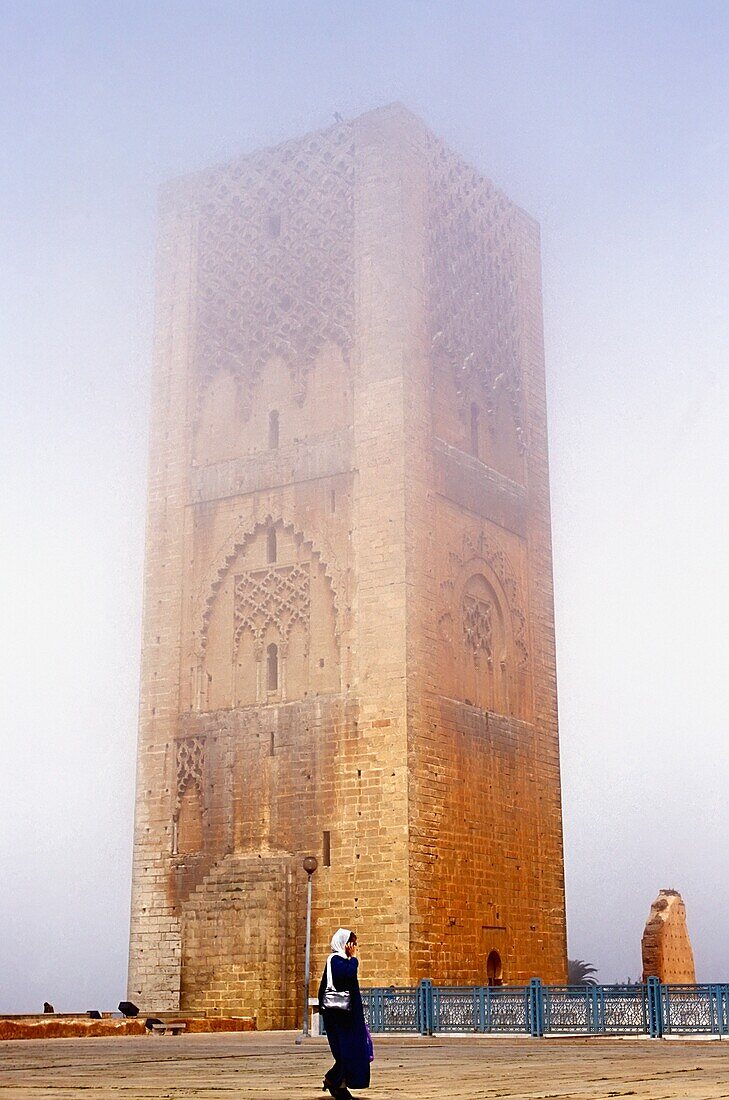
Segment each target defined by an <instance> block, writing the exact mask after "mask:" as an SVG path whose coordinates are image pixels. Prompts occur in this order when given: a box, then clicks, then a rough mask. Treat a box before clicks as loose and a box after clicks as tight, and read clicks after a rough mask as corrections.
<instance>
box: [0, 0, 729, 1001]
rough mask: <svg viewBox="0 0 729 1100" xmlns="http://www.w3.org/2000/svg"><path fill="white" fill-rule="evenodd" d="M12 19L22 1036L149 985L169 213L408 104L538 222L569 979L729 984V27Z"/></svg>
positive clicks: (695, 19)
mask: <svg viewBox="0 0 729 1100" xmlns="http://www.w3.org/2000/svg"><path fill="white" fill-rule="evenodd" d="M0 24H1V25H0V150H1V151H2V155H1V156H0V198H1V204H2V205H1V213H2V217H1V218H0V253H1V255H2V264H1V265H0V364H1V366H2V397H3V400H2V411H1V413H0V469H1V470H2V500H3V509H2V517H3V522H2V531H1V538H2V550H1V553H2V558H1V560H2V568H1V569H0V607H1V608H2V616H3V624H4V630H3V656H2V660H1V661H0V675H2V681H3V683H2V699H3V700H4V706H3V711H2V749H3V752H2V763H3V771H4V774H5V777H6V778H5V782H4V784H3V796H2V798H1V799H0V829H1V831H0V837H1V838H2V839H1V842H0V844H1V846H0V927H1V928H2V938H1V939H0V1011H5V1012H7V1011H20V1010H38V1009H40V1008H41V1007H42V1002H43V1000H44V999H50V1000H51V1001H53V1003H54V1005H55V1007H56V1008H57V1009H59V1010H64V1009H65V1010H73V1009H79V1010H84V1009H87V1008H94V1007H99V1008H110V1007H115V1006H116V1003H117V1001H118V1000H119V999H120V997H121V996H122V995H123V994H124V992H125V982H126V951H127V935H128V910H129V883H130V866H131V837H132V808H133V776H134V757H135V741H136V713H137V681H138V664H139V659H138V654H139V645H140V617H141V615H140V612H141V579H142V555H143V533H144V497H145V487H144V482H145V471H146V440H147V417H148V399H149V368H150V360H151V354H150V349H151V328H152V296H153V258H154V237H155V205H156V192H157V188H158V186H159V184H160V183H161V182H162V181H164V180H165V179H166V178H168V177H170V176H174V175H179V174H182V173H186V172H189V171H193V170H196V169H199V168H202V167H204V166H206V165H210V164H213V163H216V162H218V161H222V160H226V159H230V158H232V157H234V156H236V155H238V154H240V153H243V152H247V151H250V150H252V149H255V148H257V147H260V146H264V145H268V144H272V143H274V142H278V141H280V140H282V139H285V138H287V137H290V136H294V135H297V134H301V133H303V132H305V131H307V130H310V129H313V128H317V127H321V126H326V125H328V124H329V123H330V122H331V121H332V116H333V113H334V112H335V111H338V112H340V113H341V114H342V115H344V116H345V117H346V116H352V115H355V114H359V113H361V112H362V111H365V110H367V109H369V108H372V107H375V106H378V105H380V104H383V103H387V102H389V101H391V100H401V101H402V102H404V103H405V104H406V105H407V106H408V107H410V108H411V109H412V110H414V111H415V112H416V113H418V114H420V115H421V116H422V117H423V118H424V119H425V121H426V122H427V123H428V124H429V125H430V126H431V128H432V129H434V130H435V131H436V132H437V133H438V134H440V135H441V136H443V137H444V138H445V139H446V141H447V142H448V143H449V144H450V145H451V146H452V147H454V148H455V149H456V150H458V151H459V152H461V153H462V154H464V155H465V156H466V157H467V158H468V159H469V160H470V161H472V162H473V163H474V164H475V165H477V166H478V168H480V169H481V170H483V171H484V172H486V173H487V174H488V175H489V176H491V177H492V178H493V179H494V180H495V182H496V183H497V184H498V185H499V186H501V187H503V188H504V189H505V190H506V191H507V192H508V194H509V195H510V196H511V197H512V198H513V199H515V200H516V201H517V202H519V203H520V204H521V205H523V206H525V207H526V208H527V209H528V210H529V211H530V212H531V213H532V214H533V215H534V216H535V217H536V218H537V219H538V220H539V221H540V223H541V226H542V240H543V265H544V307H545V324H546V347H547V367H548V386H549V412H550V446H551V471H552V501H553V528H554V567H555V584H556V603H557V628H558V636H557V643H558V658H559V685H560V716H561V738H562V767H563V788H564V815H565V845H566V868H567V901H568V921H569V924H568V927H569V946H570V954H571V955H572V956H577V957H582V958H586V959H589V960H591V961H593V962H594V963H595V964H597V965H598V966H599V972H600V976H601V977H602V979H603V980H606V981H613V980H615V979H623V978H625V977H627V976H630V977H633V978H635V977H637V976H639V974H640V935H641V931H642V927H643V924H644V922H645V919H646V917H647V914H648V909H649V906H650V902H651V901H652V899H653V897H654V896H655V895H656V893H657V891H658V889H659V888H661V887H675V888H676V889H679V890H681V891H682V893H683V896H684V899H685V901H686V904H687V908H688V919H689V927H690V931H691V933H692V937H693V942H694V949H695V954H696V961H697V970H698V976H699V978H700V979H704V980H713V981H719V980H722V979H723V980H725V981H726V980H729V958H728V957H727V956H728V949H727V942H726V934H725V930H726V923H727V912H728V911H729V876H727V874H726V868H727V837H728V836H729V798H728V797H727V780H728V778H729V739H728V738H727V694H728V688H727V648H728V647H727V634H728V625H727V624H728V623H729V591H728V588H729V563H728V557H727V546H728V545H729V538H728V535H729V530H728V526H729V525H728V524H727V518H726V517H727V504H728V502H727V484H729V458H728V456H727V444H726V440H727V424H728V423H729V385H728V383H727V369H726V368H727V349H728V345H729V320H728V318H729V311H728V309H727V304H728V303H729V222H728V219H727V196H728V194H729V186H728V185H729V132H728V128H729V122H728V120H729V80H728V78H727V56H729V5H727V4H726V3H717V4H712V3H700V2H699V3H697V2H695V0H694V2H691V3H670V2H668V3H667V2H661V3H640V2H633V3H616V2H610V0H604V2H601V3H589V2H582V3H567V2H562V3H559V2H558V3H550V2H545V0H542V2H537V3H514V2H512V3H491V2H487V0H484V2H482V3H470V2H457V0H452V2H450V3H446V2H442V3H434V2H432V0H421V2H419V3H406V2H399V0H386V2H383V3H379V2H377V3H373V2H366V0H362V2H360V3H356V4H352V3H346V2H342V0H339V2H336V3H314V2H308V3H303V2H300V3H283V2H279V3H275V2H273V3H272V2H270V0H268V2H266V3H260V4H259V3H245V2H240V3H222V2H221V3H184V2H179V0H178V2H175V3H165V2H160V0H155V2H154V3H149V2H144V3H136V4H135V3H113V2H111V3H110V2H107V3H104V2H101V0H98V2H96V3H81V2H78V0H74V2H73V3H71V2H66V3H61V2H59V3H50V4H43V3H34V2H32V0H20V2H18V3H14V2H8V0H0Z"/></svg>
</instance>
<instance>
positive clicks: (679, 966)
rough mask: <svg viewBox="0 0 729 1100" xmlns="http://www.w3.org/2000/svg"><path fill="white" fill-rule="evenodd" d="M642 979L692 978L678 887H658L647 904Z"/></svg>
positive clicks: (669, 980)
mask: <svg viewBox="0 0 729 1100" xmlns="http://www.w3.org/2000/svg"><path fill="white" fill-rule="evenodd" d="M641 954H642V956H643V981H644V982H645V981H647V980H648V978H660V979H661V981H662V982H667V983H669V984H679V985H682V984H688V985H693V984H694V983H695V982H696V970H695V969H694V953H693V951H692V950H691V940H690V938H689V933H688V926H687V924H686V906H685V905H684V902H683V898H682V897H681V895H680V894H679V892H678V890H661V891H660V893H659V895H658V897H657V898H656V900H655V901H654V902H653V904H652V905H651V911H650V913H649V914H648V920H647V921H646V925H645V928H644V930H643V938H642V940H641Z"/></svg>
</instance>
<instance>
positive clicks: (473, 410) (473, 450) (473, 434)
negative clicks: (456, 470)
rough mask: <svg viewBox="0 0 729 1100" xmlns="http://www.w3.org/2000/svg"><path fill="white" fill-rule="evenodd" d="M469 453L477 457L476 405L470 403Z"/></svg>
mask: <svg viewBox="0 0 729 1100" xmlns="http://www.w3.org/2000/svg"><path fill="white" fill-rule="evenodd" d="M471 454H472V455H473V456H474V458H478V405H471Z"/></svg>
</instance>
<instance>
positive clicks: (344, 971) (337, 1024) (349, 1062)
mask: <svg viewBox="0 0 729 1100" xmlns="http://www.w3.org/2000/svg"><path fill="white" fill-rule="evenodd" d="M358 966H359V960H358V959H355V958H352V959H343V958H342V957H341V956H340V955H335V956H334V958H333V959H332V983H333V985H334V988H335V989H338V990H340V991H343V990H345V989H348V990H349V992H350V1003H351V1006H352V1008H351V1011H349V1012H342V1010H341V1009H339V1008H326V1009H323V1013H324V1024H325V1026H326V1029H327V1039H328V1040H329V1046H330V1047H331V1051H332V1054H333V1055H334V1066H333V1067H332V1069H331V1070H330V1071H329V1073H328V1074H327V1077H328V1078H329V1080H330V1081H331V1082H332V1084H333V1085H335V1086H337V1087H338V1086H339V1084H340V1080H339V1079H338V1078H340V1079H341V1082H343V1083H344V1084H345V1085H346V1086H347V1088H352V1089H366V1088H369V1084H370V1055H369V1048H368V1046H367V1032H366V1029H365V1018H364V1009H363V1008H362V995H361V993H360V991H359V982H358V981H357V968H358ZM326 987H327V968H326V967H324V973H323V975H322V979H321V983H320V985H319V1004H320V1005H321V1002H322V998H323V996H324V990H325V989H326Z"/></svg>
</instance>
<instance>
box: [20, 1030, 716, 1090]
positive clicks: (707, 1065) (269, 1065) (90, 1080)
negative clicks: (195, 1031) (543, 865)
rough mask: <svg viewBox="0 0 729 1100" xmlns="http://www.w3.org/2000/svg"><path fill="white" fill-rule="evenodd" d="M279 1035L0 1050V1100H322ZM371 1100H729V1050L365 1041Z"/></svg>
mask: <svg viewBox="0 0 729 1100" xmlns="http://www.w3.org/2000/svg"><path fill="white" fill-rule="evenodd" d="M294 1038H295V1036H294V1035H293V1034H292V1033H288V1032H267V1033H260V1034H250V1033H249V1034H237V1035H188V1036H180V1037H170V1036H164V1037H161V1036H149V1037H144V1038H115V1039H56V1040H52V1041H43V1040H26V1041H17V1042H3V1043H0V1100H20V1098H21V1097H22V1098H26V1097H28V1098H33V1100H81V1098H83V1100H182V1098H184V1100H197V1098H205V1100H233V1098H234V1097H236V1098H237V1097H250V1098H251V1100H263V1098H266V1100H288V1098H290V1097H294V1098H300V1100H304V1098H305V1097H311V1098H312V1100H315V1098H317V1097H318V1098H321V1097H322V1095H323V1094H322V1093H321V1091H320V1089H321V1078H322V1075H323V1072H324V1070H325V1069H326V1068H327V1066H328V1065H329V1057H328V1053H329V1052H328V1048H327V1047H326V1045H325V1042H324V1041H323V1040H320V1039H312V1040H309V1041H308V1042H307V1043H306V1044H305V1045H303V1046H301V1047H297V1046H296V1045H295V1044H294ZM375 1044H376V1055H377V1057H376V1060H375V1063H374V1066H373V1070H374V1073H373V1087H372V1088H371V1089H370V1090H369V1092H367V1093H362V1094H361V1095H364V1096H367V1097H370V1098H371V1100H416V1098H417V1100H423V1098H428V1097H465V1098H468V1100H471V1098H473V1100H475V1098H489V1100H491V1098H493V1097H523V1098H527V1097H528V1098H532V1097H533V1098H535V1100H536V1098H539V1100H547V1098H550V1100H556V1098H574V1100H577V1098H579V1100H587V1098H590V1100H593V1098H600V1100H602V1098H604V1097H622V1096H631V1097H638V1098H641V1097H650V1098H651V1100H664V1098H673V1097H676V1098H679V1097H680V1098H686V1100H688V1098H696V1100H709V1098H714V1097H729V1041H723V1042H720V1041H718V1040H713V1041H710V1040H693V1041H691V1040H680V1041H679V1040H667V1041H651V1040H649V1039H624V1040H621V1039H606V1038H593V1039H582V1038H579V1039H577V1038H575V1039H543V1040H535V1039H531V1040H530V1039H526V1038H524V1039H514V1038H492V1037H487V1036H479V1037H476V1036H463V1037H461V1036H452V1037H448V1038H443V1037H438V1038H432V1039H423V1038H420V1037H417V1036H409V1037H407V1038H403V1037H397V1036H387V1037H382V1036H375Z"/></svg>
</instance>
